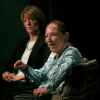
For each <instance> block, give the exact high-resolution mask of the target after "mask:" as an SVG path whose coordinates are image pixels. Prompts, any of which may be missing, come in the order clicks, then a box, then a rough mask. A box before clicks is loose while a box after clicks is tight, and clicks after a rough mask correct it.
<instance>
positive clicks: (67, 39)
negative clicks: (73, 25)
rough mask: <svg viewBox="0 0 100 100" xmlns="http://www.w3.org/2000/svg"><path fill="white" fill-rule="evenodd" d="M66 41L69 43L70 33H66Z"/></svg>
mask: <svg viewBox="0 0 100 100" xmlns="http://www.w3.org/2000/svg"><path fill="white" fill-rule="evenodd" d="M65 41H66V42H68V41H69V32H65Z"/></svg>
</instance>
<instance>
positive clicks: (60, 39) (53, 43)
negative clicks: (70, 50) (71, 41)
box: [45, 23, 65, 53]
mask: <svg viewBox="0 0 100 100" xmlns="http://www.w3.org/2000/svg"><path fill="white" fill-rule="evenodd" d="M45 39H46V42H47V44H48V47H49V48H50V50H51V51H52V52H55V53H59V52H60V51H61V50H62V49H63V47H64V45H65V35H63V34H62V33H61V32H60V31H59V30H58V26H57V25H55V24H54V23H51V24H49V25H48V26H47V27H46V31H45Z"/></svg>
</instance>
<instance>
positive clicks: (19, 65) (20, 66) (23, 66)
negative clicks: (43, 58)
mask: <svg viewBox="0 0 100 100" xmlns="http://www.w3.org/2000/svg"><path fill="white" fill-rule="evenodd" d="M14 68H18V69H26V68H27V64H24V63H23V62H22V61H21V60H17V61H16V62H15V63H14Z"/></svg>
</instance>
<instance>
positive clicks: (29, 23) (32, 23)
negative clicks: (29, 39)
mask: <svg viewBox="0 0 100 100" xmlns="http://www.w3.org/2000/svg"><path fill="white" fill-rule="evenodd" d="M24 27H25V30H26V32H28V33H30V34H32V33H36V31H38V29H39V23H38V21H37V20H32V19H31V17H30V16H28V15H24Z"/></svg>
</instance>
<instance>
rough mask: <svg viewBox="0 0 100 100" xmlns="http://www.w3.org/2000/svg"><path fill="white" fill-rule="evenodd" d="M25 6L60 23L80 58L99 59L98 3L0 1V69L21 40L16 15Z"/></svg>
mask: <svg viewBox="0 0 100 100" xmlns="http://www.w3.org/2000/svg"><path fill="white" fill-rule="evenodd" d="M27 4H31V5H37V6H39V7H40V8H41V9H42V10H43V11H44V13H45V14H46V16H47V21H49V20H51V19H60V20H62V21H64V22H65V23H66V28H67V29H68V31H69V32H70V35H71V36H70V38H71V41H72V43H73V44H74V45H75V46H76V47H78V48H79V50H80V51H81V53H82V55H83V56H85V57H87V58H88V59H94V58H96V59H98V58H99V57H98V56H99V53H98V51H99V50H98V49H99V42H98V40H99V36H98V35H99V31H98V28H99V27H98V26H99V25H98V24H99V23H98V18H99V17H98V15H99V14H98V13H99V6H98V3H94V2H89V3H88V2H76V1H74V2H68V1H67V0H44V1H43V0H0V66H1V67H0V70H2V68H3V67H2V66H3V65H4V63H5V62H6V61H8V60H9V59H10V56H11V55H12V52H13V50H14V49H15V47H16V45H17V43H18V42H19V41H20V40H21V39H22V38H23V35H24V30H23V27H22V23H21V21H20V12H21V10H22V9H23V8H24V7H25V5H27Z"/></svg>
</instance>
